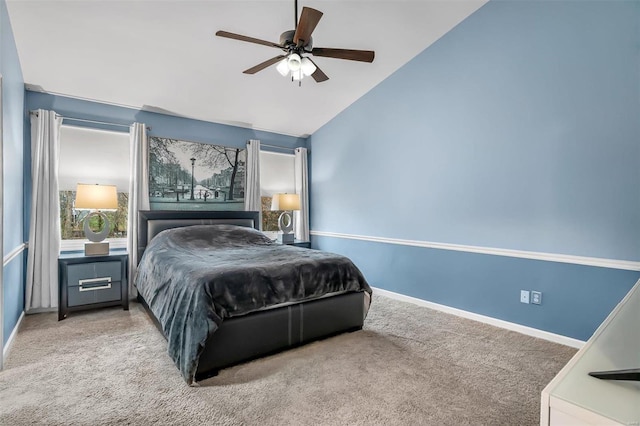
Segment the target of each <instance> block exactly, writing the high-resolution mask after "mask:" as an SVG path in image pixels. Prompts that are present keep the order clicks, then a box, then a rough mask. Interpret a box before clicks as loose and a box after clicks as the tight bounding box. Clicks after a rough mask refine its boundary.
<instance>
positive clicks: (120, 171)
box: [58, 125, 129, 241]
mask: <svg viewBox="0 0 640 426" xmlns="http://www.w3.org/2000/svg"><path fill="white" fill-rule="evenodd" d="M58 181H59V189H60V193H59V195H60V230H61V237H62V240H63V241H64V240H86V237H85V235H84V229H83V226H84V219H85V217H86V216H87V215H88V214H89V212H88V211H86V210H76V209H74V202H75V194H76V193H75V190H76V186H77V185H78V184H79V183H85V184H102V185H115V186H116V187H117V191H118V210H117V211H112V212H109V211H105V212H104V213H105V215H106V216H107V218H108V220H109V224H110V230H109V235H108V237H107V238H125V237H126V235H127V209H128V194H127V192H128V191H129V133H123V132H114V131H105V130H97V129H91V128H86V127H76V126H68V125H63V126H62V127H61V128H60V162H59V168H58ZM95 220H96V221H97V218H96V219H95ZM93 225H94V226H92V229H93V230H94V231H96V230H98V229H101V228H100V227H98V223H95V224H93Z"/></svg>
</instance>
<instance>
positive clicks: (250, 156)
mask: <svg viewBox="0 0 640 426" xmlns="http://www.w3.org/2000/svg"><path fill="white" fill-rule="evenodd" d="M246 177H247V182H246V185H245V188H244V209H245V210H247V211H258V212H260V211H261V210H262V208H261V202H260V141H259V140H255V139H251V140H249V141H248V142H247V166H246ZM261 215H262V214H261ZM260 224H262V220H260Z"/></svg>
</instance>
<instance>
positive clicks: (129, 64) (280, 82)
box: [7, 0, 486, 136]
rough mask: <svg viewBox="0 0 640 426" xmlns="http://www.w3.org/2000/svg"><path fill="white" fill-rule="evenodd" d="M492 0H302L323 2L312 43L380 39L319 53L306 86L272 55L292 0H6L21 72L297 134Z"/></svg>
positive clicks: (112, 96)
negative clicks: (351, 52)
mask: <svg viewBox="0 0 640 426" xmlns="http://www.w3.org/2000/svg"><path fill="white" fill-rule="evenodd" d="M485 2H486V0H442V1H434V0H422V1H407V0H395V1H371V0H370V1H363V0H347V1H344V0H341V1H329V0H309V1H305V0H300V1H299V5H298V7H299V8H300V9H301V8H302V7H303V6H308V7H313V8H315V9H318V10H320V11H322V12H323V13H324V16H323V17H322V19H321V20H320V23H319V24H318V26H317V27H316V30H315V31H314V33H313V39H314V46H316V47H336V48H347V49H365V50H375V52H376V57H375V60H374V62H373V63H372V64H368V63H362V62H354V61H346V60H339V59H332V58H321V57H315V58H314V61H315V62H316V64H317V65H318V66H319V67H320V68H321V69H322V70H323V71H324V72H325V73H326V74H327V75H328V76H329V78H330V79H329V80H328V81H326V82H323V83H316V82H315V81H313V79H311V78H306V79H304V80H303V82H302V87H298V85H297V83H292V82H291V81H290V80H289V79H287V78H285V77H281V76H280V74H278V72H277V71H276V70H275V66H272V67H269V68H267V69H265V70H263V71H261V72H259V73H257V74H255V75H246V74H243V73H242V71H243V70H245V69H247V68H249V67H251V66H253V65H256V64H258V63H260V62H263V61H265V60H267V59H269V58H272V57H274V56H277V55H278V54H280V52H281V51H280V50H278V49H275V48H270V47H266V46H261V45H255V44H251V43H245V42H240V41H236V40H230V39H225V38H221V37H216V36H215V35H214V34H215V32H216V31H217V30H226V31H230V32H235V33H239V34H243V35H248V36H251V37H256V38H260V39H264V40H268V41H273V42H278V41H279V36H280V33H282V32H283V31H285V30H290V29H293V26H294V25H293V24H294V6H293V5H294V2H293V0H287V1H269V0H261V1H239V0H235V1H218V0H206V1H205V0H200V1H186V0H184V1H183V0H172V1H167V0H129V1H116V0H73V1H69V0H64V1H63V0H7V5H8V10H9V16H10V19H11V24H12V27H13V32H14V35H15V39H16V44H17V47H18V55H19V57H20V63H21V66H22V72H23V75H24V80H25V83H27V84H29V85H34V86H36V87H40V88H41V89H42V90H44V91H46V92H50V93H56V94H63V95H69V96H74V97H80V98H86V99H93V100H97V101H102V102H108V103H115V104H121V105H126V106H131V107H134V108H144V109H147V110H151V111H157V112H165V113H169V114H174V115H180V116H186V117H190V118H196V119H200V120H205V121H212V122H218V123H225V124H232V125H238V126H242V127H251V128H254V129H259V130H268V131H273V132H278V133H284V134H289V135H294V136H306V135H309V134H312V133H313V132H315V131H316V130H317V129H319V128H320V127H321V126H323V125H324V124H325V123H327V122H328V121H329V120H331V119H332V118H333V117H335V116H336V115H337V114H338V113H340V112H341V111H342V110H344V109H345V108H346V107H348V106H349V105H350V104H351V103H353V102H354V101H356V100H357V99H358V98H360V97H361V96H362V95H364V94H365V93H366V92H367V91H369V90H370V89H371V88H373V87H374V86H375V85H377V84H378V83H380V82H381V81H382V80H384V79H385V78H386V77H388V76H389V75H390V74H392V73H393V72H394V71H396V70H397V69H398V68H400V67H401V66H402V65H404V64H405V63H406V62H408V61H409V60H410V59H412V58H413V57H415V56H416V55H417V54H418V53H420V52H421V51H422V50H424V49H425V48H426V47H428V46H429V45H430V44H432V43H433V42H434V41H436V40H437V39H438V38H440V37H441V36H442V35H443V34H445V33H446V32H447V31H449V30H450V29H451V28H453V27H454V26H455V25H457V24H458V23H459V22H461V21H462V20H463V19H465V18H466V17H467V16H469V15H470V14H471V13H473V12H474V11H475V10H477V9H478V8H479V7H481V6H482V5H483V4H484V3H485Z"/></svg>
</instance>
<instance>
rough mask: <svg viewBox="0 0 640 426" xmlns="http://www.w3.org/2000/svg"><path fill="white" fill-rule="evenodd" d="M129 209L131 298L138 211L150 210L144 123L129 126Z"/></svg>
mask: <svg viewBox="0 0 640 426" xmlns="http://www.w3.org/2000/svg"><path fill="white" fill-rule="evenodd" d="M129 141H130V144H129V150H130V151H129V165H130V171H129V172H130V173H129V176H130V178H129V210H128V218H127V221H128V223H127V251H128V253H129V280H128V281H129V298H134V297H137V295H138V292H137V290H136V288H135V287H134V285H133V281H134V278H135V274H136V270H137V267H138V239H137V237H138V211H140V210H149V141H148V139H147V127H146V125H145V124H144V123H133V124H132V125H131V127H130V128H129Z"/></svg>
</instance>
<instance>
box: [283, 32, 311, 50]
mask: <svg viewBox="0 0 640 426" xmlns="http://www.w3.org/2000/svg"><path fill="white" fill-rule="evenodd" d="M295 34H296V30H289V31H285V32H283V33H282V34H280V46H282V47H285V48H289V47H290V46H295V43H294V42H293V36H294V35H295ZM302 47H304V48H305V50H310V49H311V48H312V47H313V37H309V41H308V42H307V43H306V44H305V45H303V46H302Z"/></svg>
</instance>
